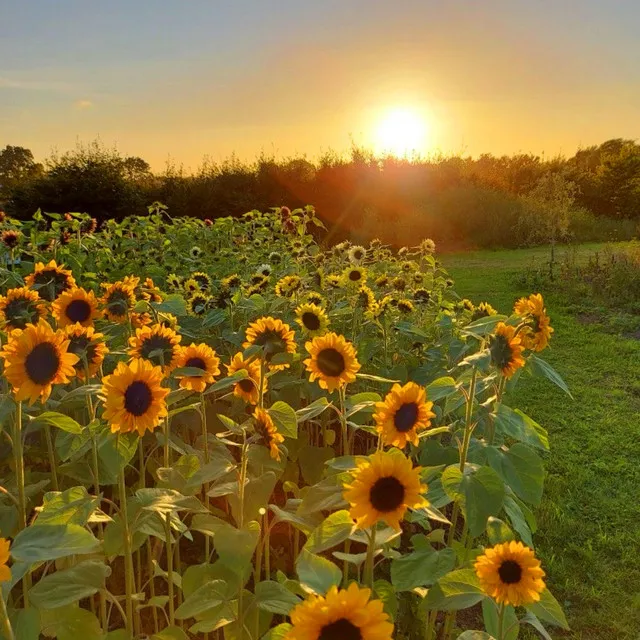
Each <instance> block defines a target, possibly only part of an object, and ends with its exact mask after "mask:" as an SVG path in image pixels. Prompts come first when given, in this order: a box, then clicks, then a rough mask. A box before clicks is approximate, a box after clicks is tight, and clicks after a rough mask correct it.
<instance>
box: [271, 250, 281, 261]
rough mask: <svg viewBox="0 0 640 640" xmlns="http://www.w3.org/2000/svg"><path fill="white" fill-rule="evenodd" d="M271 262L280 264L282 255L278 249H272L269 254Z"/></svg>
mask: <svg viewBox="0 0 640 640" xmlns="http://www.w3.org/2000/svg"><path fill="white" fill-rule="evenodd" d="M269 262H270V263H271V264H280V263H281V262H282V255H281V254H280V253H278V252H277V251H272V252H271V253H270V254H269Z"/></svg>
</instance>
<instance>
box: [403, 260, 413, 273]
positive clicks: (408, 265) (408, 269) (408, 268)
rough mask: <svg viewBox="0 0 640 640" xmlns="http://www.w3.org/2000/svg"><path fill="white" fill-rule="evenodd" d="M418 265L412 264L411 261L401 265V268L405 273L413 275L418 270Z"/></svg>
mask: <svg viewBox="0 0 640 640" xmlns="http://www.w3.org/2000/svg"><path fill="white" fill-rule="evenodd" d="M416 266H417V265H416V263H415V262H411V261H409V260H407V261H406V262H403V263H402V264H401V265H400V268H401V269H402V271H404V272H405V273H411V272H412V271H414V270H415V268H416Z"/></svg>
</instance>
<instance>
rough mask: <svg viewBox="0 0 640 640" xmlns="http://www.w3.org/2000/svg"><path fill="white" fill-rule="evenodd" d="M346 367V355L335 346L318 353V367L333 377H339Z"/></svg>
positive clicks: (326, 374)
mask: <svg viewBox="0 0 640 640" xmlns="http://www.w3.org/2000/svg"><path fill="white" fill-rule="evenodd" d="M345 368H346V365H345V361H344V356H343V355H342V354H341V353H340V352H339V351H338V350H337V349H333V348H329V349H323V350H322V351H321V352H320V353H319V354H318V369H320V371H321V372H322V373H323V374H324V375H325V376H329V377H331V378H337V377H338V376H340V375H342V374H343V373H344V370H345Z"/></svg>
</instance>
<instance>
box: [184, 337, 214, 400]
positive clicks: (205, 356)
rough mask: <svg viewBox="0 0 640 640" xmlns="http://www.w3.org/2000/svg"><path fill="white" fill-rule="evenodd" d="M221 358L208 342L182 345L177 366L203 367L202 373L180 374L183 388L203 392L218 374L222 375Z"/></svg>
mask: <svg viewBox="0 0 640 640" xmlns="http://www.w3.org/2000/svg"><path fill="white" fill-rule="evenodd" d="M219 365H220V358H218V356H217V355H216V352H215V351H214V350H213V349H212V348H211V347H210V346H209V345H208V344H204V343H201V344H194V343H193V342H192V343H191V344H190V345H189V346H188V347H182V348H181V349H180V352H179V354H178V359H177V361H176V367H178V368H183V367H195V368H196V369H202V371H203V373H202V375H195V376H178V378H179V379H180V386H181V387H182V388H183V389H191V390H192V391H198V392H200V393H202V392H203V391H204V390H205V389H206V388H207V385H209V384H211V383H212V382H213V381H214V380H215V377H216V376H219V375H220V367H219Z"/></svg>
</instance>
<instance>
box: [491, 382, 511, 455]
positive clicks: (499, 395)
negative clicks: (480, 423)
mask: <svg viewBox="0 0 640 640" xmlns="http://www.w3.org/2000/svg"><path fill="white" fill-rule="evenodd" d="M506 386H507V379H506V378H505V377H504V376H500V382H499V383H498V390H497V391H496V401H495V411H497V410H498V408H499V407H500V403H501V402H502V396H503V395H504V390H505V387H506ZM495 436H496V422H495V420H494V419H493V418H490V419H489V428H488V429H487V443H488V444H490V445H492V444H493V441H494V439H495Z"/></svg>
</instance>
